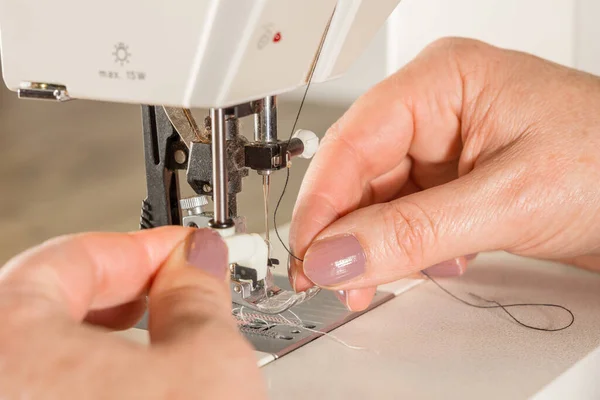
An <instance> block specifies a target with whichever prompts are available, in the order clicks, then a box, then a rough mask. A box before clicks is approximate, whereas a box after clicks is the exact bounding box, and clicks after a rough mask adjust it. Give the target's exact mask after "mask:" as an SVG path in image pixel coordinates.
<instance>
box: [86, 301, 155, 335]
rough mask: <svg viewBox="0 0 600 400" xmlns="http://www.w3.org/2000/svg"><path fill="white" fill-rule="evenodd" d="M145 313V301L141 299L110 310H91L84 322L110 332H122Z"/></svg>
mask: <svg viewBox="0 0 600 400" xmlns="http://www.w3.org/2000/svg"><path fill="white" fill-rule="evenodd" d="M145 311H146V299H145V298H141V299H137V300H134V301H132V302H129V303H126V304H122V305H119V306H116V307H112V308H106V309H103V310H92V311H90V312H89V313H88V314H87V315H86V317H85V322H87V323H89V324H92V325H98V326H103V327H105V328H108V329H112V330H124V329H129V328H131V327H132V326H134V325H135V324H137V323H138V322H139V320H140V319H141V318H142V316H143V315H144V312H145Z"/></svg>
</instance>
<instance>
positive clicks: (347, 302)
mask: <svg viewBox="0 0 600 400" xmlns="http://www.w3.org/2000/svg"><path fill="white" fill-rule="evenodd" d="M376 291H377V288H376V287H368V288H362V289H349V290H338V291H336V292H335V295H336V297H337V298H338V300H339V301H340V302H341V303H342V304H343V305H344V306H346V308H347V309H348V310H350V311H363V310H366V309H367V308H368V307H369V306H370V305H371V302H372V301H373V297H375V292H376Z"/></svg>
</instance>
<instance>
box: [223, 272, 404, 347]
mask: <svg viewBox="0 0 600 400" xmlns="http://www.w3.org/2000/svg"><path fill="white" fill-rule="evenodd" d="M276 280H277V283H278V284H279V285H281V286H282V287H287V286H289V283H288V282H287V279H286V278H285V277H279V276H278V277H276ZM284 291H286V290H284ZM393 297H394V296H393V295H392V294H388V293H377V294H376V295H375V298H374V299H373V302H372V303H371V305H370V306H369V308H368V309H367V310H365V311H363V312H359V313H356V312H352V311H348V309H347V308H346V307H344V305H343V304H342V303H341V302H340V301H339V300H338V299H337V297H336V296H335V294H334V293H333V292H330V291H326V290H323V291H321V292H320V293H319V294H318V295H317V296H314V297H313V298H311V299H310V300H306V301H304V302H302V303H301V304H296V305H295V306H294V308H293V310H292V311H293V314H292V313H291V312H289V311H287V312H283V313H281V315H273V314H265V313H261V312H258V311H254V310H250V309H248V308H246V307H244V308H241V307H240V306H239V305H237V304H233V305H232V308H233V310H232V313H233V315H234V316H235V318H236V319H237V321H238V326H239V328H240V331H241V332H242V333H243V334H244V336H246V338H247V339H248V340H249V341H250V343H252V345H253V346H254V347H255V348H256V350H258V351H262V352H265V353H270V354H273V355H274V356H275V357H281V356H283V355H285V354H287V353H289V352H291V351H293V350H295V349H297V348H298V347H300V346H302V345H304V344H306V343H308V342H310V341H312V340H314V339H316V338H318V337H320V336H322V335H323V333H325V332H330V331H331V330H333V329H335V328H337V327H339V326H341V325H343V324H345V323H346V322H349V321H351V320H352V319H354V318H356V317H358V316H360V315H361V314H363V313H364V312H367V311H369V310H371V309H373V308H375V307H377V306H379V305H381V304H383V303H385V302H386V301H388V300H390V299H392V298H393ZM298 318H299V320H298ZM265 322H266V324H265ZM357 344H359V345H360V344H361V343H357Z"/></svg>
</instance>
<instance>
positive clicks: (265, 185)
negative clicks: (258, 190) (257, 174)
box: [263, 175, 271, 258]
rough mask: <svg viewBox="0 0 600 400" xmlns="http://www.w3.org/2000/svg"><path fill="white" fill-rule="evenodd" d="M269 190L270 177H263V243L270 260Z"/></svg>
mask: <svg viewBox="0 0 600 400" xmlns="http://www.w3.org/2000/svg"><path fill="white" fill-rule="evenodd" d="M270 189H271V176H270V175H263V197H264V202H265V241H266V242H267V248H268V257H269V258H271V239H270V237H269V236H270V235H269V192H270Z"/></svg>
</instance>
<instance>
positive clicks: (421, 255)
mask: <svg viewBox="0 0 600 400" xmlns="http://www.w3.org/2000/svg"><path fill="white" fill-rule="evenodd" d="M384 218H385V224H386V226H388V227H390V228H389V229H391V232H390V233H389V235H387V237H389V238H390V240H389V243H388V244H387V245H388V246H390V247H392V248H390V249H389V250H390V252H391V254H394V253H396V254H398V253H399V255H400V257H402V258H404V259H405V260H407V262H408V263H409V264H410V266H413V267H416V268H419V267H422V266H423V264H424V261H425V259H426V251H427V250H428V249H431V248H433V246H434V242H435V237H436V236H437V224H436V223H435V219H434V218H433V217H432V216H430V215H429V214H428V213H427V212H426V211H425V210H424V209H423V208H422V207H420V206H418V205H416V204H414V203H410V202H406V201H402V202H392V203H388V206H387V210H386V211H385V212H384Z"/></svg>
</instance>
